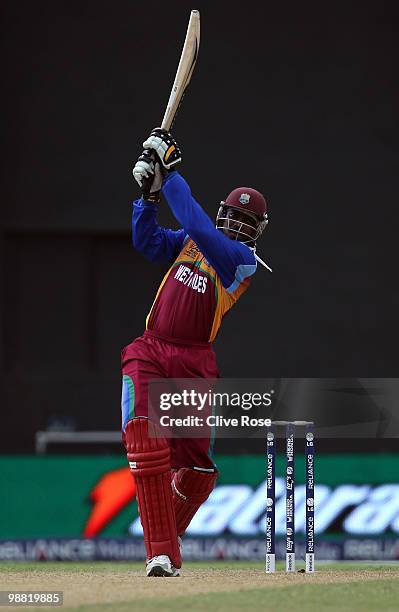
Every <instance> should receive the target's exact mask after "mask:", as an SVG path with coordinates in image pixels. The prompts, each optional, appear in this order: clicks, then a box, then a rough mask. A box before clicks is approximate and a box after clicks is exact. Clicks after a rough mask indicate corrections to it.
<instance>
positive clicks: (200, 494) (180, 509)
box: [172, 468, 218, 535]
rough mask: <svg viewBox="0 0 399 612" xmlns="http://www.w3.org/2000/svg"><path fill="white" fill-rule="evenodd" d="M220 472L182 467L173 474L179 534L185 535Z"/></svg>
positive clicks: (174, 503)
mask: <svg viewBox="0 0 399 612" xmlns="http://www.w3.org/2000/svg"><path fill="white" fill-rule="evenodd" d="M217 477H218V472H217V471H216V470H215V471H214V472H199V471H196V470H192V469H190V468H180V470H178V471H177V472H175V473H174V474H173V478H172V493H173V505H174V509H175V515H176V525H177V533H178V535H183V533H184V532H185V531H186V529H187V527H188V526H189V524H190V522H191V519H192V518H193V516H194V515H195V513H196V512H197V510H198V508H199V507H200V506H201V505H202V504H203V503H204V501H206V500H207V499H208V497H209V495H210V494H211V493H212V491H213V489H214V487H215V483H216V480H217Z"/></svg>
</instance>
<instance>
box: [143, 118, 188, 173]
mask: <svg viewBox="0 0 399 612" xmlns="http://www.w3.org/2000/svg"><path fill="white" fill-rule="evenodd" d="M143 147H144V148H145V149H152V150H153V151H155V153H156V154H157V155H158V157H159V159H160V161H161V163H162V165H163V167H164V168H166V170H173V169H174V168H175V166H177V164H179V163H180V162H181V159H182V158H181V150H180V147H179V145H178V144H177V142H176V140H175V139H174V138H173V136H172V134H171V133H170V132H168V131H167V130H163V129H162V128H155V130H152V132H151V134H150V136H149V138H148V139H147V140H146V141H145V142H143Z"/></svg>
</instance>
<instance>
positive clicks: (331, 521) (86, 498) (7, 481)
mask: <svg viewBox="0 0 399 612" xmlns="http://www.w3.org/2000/svg"><path fill="white" fill-rule="evenodd" d="M216 463H217V465H218V467H219V469H220V472H221V475H220V478H219V482H218V486H217V487H216V489H215V490H214V491H213V493H212V494H211V496H210V497H209V499H208V501H207V502H206V503H205V504H203V506H202V507H201V508H200V510H199V511H198V513H197V514H196V516H195V517H194V519H193V521H192V523H191V525H190V526H189V529H188V530H187V534H186V537H185V549H184V554H185V558H186V559H196V558H198V559H218V558H226V559H234V558H243V559H258V558H259V559H260V558H263V556H264V553H265V546H266V544H265V542H266V503H267V499H266V469H267V466H266V456H261V455H246V456H237V457H236V456H219V457H216ZM295 467H296V482H297V484H296V490H295V509H296V515H295V519H296V531H297V534H298V540H299V541H298V554H301V552H300V551H301V546H303V542H302V540H304V536H305V501H306V491H305V476H306V468H305V460H304V458H303V457H300V456H298V458H296V460H295ZM314 467H315V489H314V493H315V497H314V504H315V512H314V516H315V534H316V540H315V549H316V550H315V552H316V554H317V556H318V558H326V559H334V558H347V559H395V558H399V454H386V455H382V454H380V455H371V454H370V455H337V456H336V455H320V456H316V457H315V466H314ZM276 473H277V478H276V505H275V511H276V535H277V542H276V548H277V554H282V553H283V552H284V551H283V547H284V545H285V544H284V541H283V536H284V534H285V481H284V478H283V474H284V457H283V456H278V457H277V461H276ZM0 486H1V488H2V491H3V492H5V491H6V492H7V495H4V499H3V503H2V504H1V506H0V559H40V558H43V559H65V560H67V559H108V558H109V559H136V558H137V559H141V558H143V550H144V549H143V543H142V529H141V525H140V521H139V519H138V518H137V506H136V503H135V486H134V481H133V478H132V476H131V474H130V471H129V468H128V467H127V466H126V464H125V461H124V459H123V457H122V458H119V457H105V456H82V457H79V456H66V457H62V456H53V457H36V456H35V457H26V456H25V457H0ZM279 547H281V551H280V549H279Z"/></svg>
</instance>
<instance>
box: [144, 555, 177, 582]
mask: <svg viewBox="0 0 399 612" xmlns="http://www.w3.org/2000/svg"><path fill="white" fill-rule="evenodd" d="M146 572H147V576H163V577H168V576H180V570H178V569H177V568H176V567H174V566H173V565H172V563H171V561H170V559H169V557H168V556H167V555H158V556H157V557H153V558H152V559H150V560H149V561H148V563H147V565H146Z"/></svg>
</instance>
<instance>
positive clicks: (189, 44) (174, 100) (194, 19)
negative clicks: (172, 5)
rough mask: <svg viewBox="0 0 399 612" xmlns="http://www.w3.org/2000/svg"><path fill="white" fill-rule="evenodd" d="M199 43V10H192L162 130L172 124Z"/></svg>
mask: <svg viewBox="0 0 399 612" xmlns="http://www.w3.org/2000/svg"><path fill="white" fill-rule="evenodd" d="M199 44H200V14H199V11H195V10H193V11H191V14H190V20H189V22H188V27H187V33H186V39H185V41H184V45H183V51H182V53H181V56H180V62H179V65H178V67H177V72H176V76H175V80H174V83H173V87H172V91H171V92H170V96H169V101H168V104H167V107H166V110H165V114H164V117H163V119H162V124H161V127H162V128H163V129H164V130H170V129H171V127H172V125H173V122H174V120H175V117H176V113H177V111H178V109H179V106H180V104H181V101H182V99H183V96H184V93H185V91H186V89H187V87H188V84H189V83H190V80H191V77H192V74H193V72H194V68H195V64H196V61H197V57H198V51H199Z"/></svg>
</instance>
